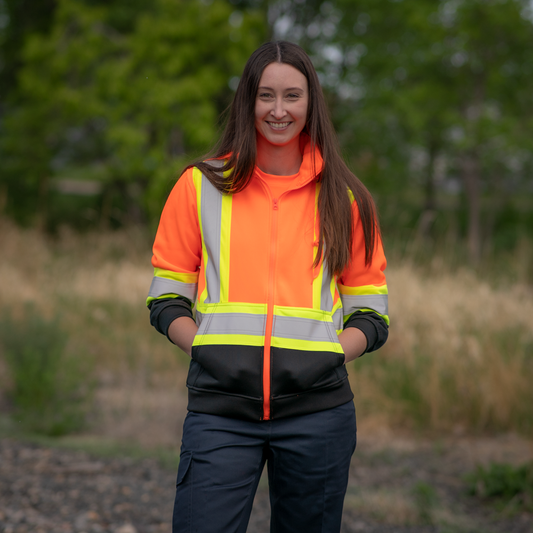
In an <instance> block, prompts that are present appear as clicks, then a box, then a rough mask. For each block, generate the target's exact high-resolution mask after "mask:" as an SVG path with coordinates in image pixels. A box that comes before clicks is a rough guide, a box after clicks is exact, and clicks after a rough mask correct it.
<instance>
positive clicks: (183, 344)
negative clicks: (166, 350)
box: [168, 316, 198, 357]
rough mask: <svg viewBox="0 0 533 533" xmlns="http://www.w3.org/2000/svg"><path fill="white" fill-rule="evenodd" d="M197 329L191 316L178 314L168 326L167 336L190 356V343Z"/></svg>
mask: <svg viewBox="0 0 533 533" xmlns="http://www.w3.org/2000/svg"><path fill="white" fill-rule="evenodd" d="M197 331H198V326H197V325H196V322H195V321H194V320H193V319H192V318H189V317H188V316H180V317H179V318H176V320H174V321H173V322H172V323H171V324H170V326H169V327H168V336H169V338H170V340H171V341H172V342H173V343H174V344H175V345H176V346H177V347H178V348H181V349H182V350H183V351H184V352H185V353H186V354H187V355H188V356H189V357H190V356H191V350H192V343H193V341H194V337H195V335H196V333H197Z"/></svg>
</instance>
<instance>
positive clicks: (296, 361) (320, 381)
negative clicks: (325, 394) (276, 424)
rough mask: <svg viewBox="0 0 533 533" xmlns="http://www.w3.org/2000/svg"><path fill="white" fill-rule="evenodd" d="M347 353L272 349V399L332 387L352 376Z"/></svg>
mask: <svg viewBox="0 0 533 533" xmlns="http://www.w3.org/2000/svg"><path fill="white" fill-rule="evenodd" d="M343 363H344V354H342V353H340V354H339V353H336V352H315V351H305V350H290V349H287V348H272V397H274V398H275V397H279V396H287V395H292V394H301V393H304V392H306V391H309V390H310V389H315V388H321V387H328V386H330V385H333V384H335V383H338V382H339V381H340V380H342V379H345V378H346V376H347V375H348V374H347V372H346V368H345V367H344V365H343Z"/></svg>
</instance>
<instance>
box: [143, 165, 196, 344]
mask: <svg viewBox="0 0 533 533" xmlns="http://www.w3.org/2000/svg"><path fill="white" fill-rule="evenodd" d="M201 252H202V243H201V238H200V229H199V223H198V208H197V197H196V189H195V187H194V182H193V179H192V169H188V170H187V171H185V173H184V174H183V175H182V176H181V178H180V179H179V180H178V182H177V183H176V185H175V186H174V188H173V189H172V192H171V193H170V195H169V197H168V200H167V202H166V204H165V207H164V209H163V212H162V214H161V219H160V221H159V227H158V229H157V233H156V237H155V241H154V246H153V256H152V265H153V267H154V277H153V279H152V284H151V286H150V290H149V292H148V298H147V300H146V305H147V306H148V308H149V309H150V322H151V324H152V325H153V326H154V327H155V328H156V329H157V330H158V331H159V332H160V333H163V334H164V335H167V331H168V327H169V326H170V324H171V322H173V321H174V320H175V319H176V318H179V317H180V316H189V317H191V318H192V306H193V305H194V302H195V300H196V293H197V288H198V272H199V268H200V261H201ZM167 336H168V335H167Z"/></svg>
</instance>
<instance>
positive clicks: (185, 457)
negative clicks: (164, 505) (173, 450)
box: [176, 452, 192, 487]
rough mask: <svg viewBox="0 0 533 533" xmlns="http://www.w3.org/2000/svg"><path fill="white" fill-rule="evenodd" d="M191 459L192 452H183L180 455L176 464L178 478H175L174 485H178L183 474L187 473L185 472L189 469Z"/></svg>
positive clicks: (181, 480) (183, 476)
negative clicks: (177, 464) (178, 462)
mask: <svg viewBox="0 0 533 533" xmlns="http://www.w3.org/2000/svg"><path fill="white" fill-rule="evenodd" d="M191 461H192V452H184V453H183V454H182V455H181V457H180V464H179V466H178V479H177V480H176V487H177V486H178V485H180V484H181V483H182V482H183V480H184V479H185V476H186V475H187V472H188V471H189V468H190V466H191Z"/></svg>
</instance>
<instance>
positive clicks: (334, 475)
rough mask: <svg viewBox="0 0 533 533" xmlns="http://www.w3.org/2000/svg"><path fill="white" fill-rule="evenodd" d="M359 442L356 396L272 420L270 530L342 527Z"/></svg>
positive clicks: (324, 532)
mask: <svg viewBox="0 0 533 533" xmlns="http://www.w3.org/2000/svg"><path fill="white" fill-rule="evenodd" d="M355 445H356V423H355V409H354V406H353V403H352V402H349V403H347V404H344V405H341V406H339V407H335V408H333V409H328V410H326V411H322V412H319V413H313V414H310V415H304V416H298V417H291V418H287V419H282V420H279V421H275V420H274V421H273V422H272V435H271V440H270V449H269V456H268V459H267V461H268V475H269V485H270V504H271V509H272V517H271V526H270V531H271V533H300V532H301V533H338V532H339V531H340V527H341V519H342V507H343V503H344V496H345V494H346V488H347V486H348V473H349V468H350V460H351V456H352V454H353V452H354V450H355Z"/></svg>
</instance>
